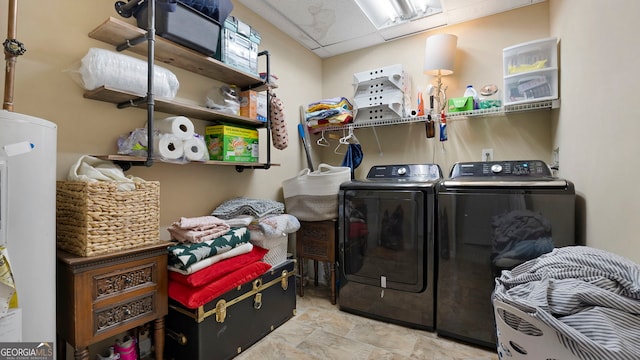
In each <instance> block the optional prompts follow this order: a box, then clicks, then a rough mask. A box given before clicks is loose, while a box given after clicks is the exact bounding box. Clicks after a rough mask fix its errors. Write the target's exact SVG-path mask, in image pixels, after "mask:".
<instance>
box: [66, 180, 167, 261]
mask: <svg viewBox="0 0 640 360" xmlns="http://www.w3.org/2000/svg"><path fill="white" fill-rule="evenodd" d="M118 184H119V183H118V182H110V181H99V182H84V181H58V182H57V193H56V202H57V212H56V220H57V230H56V238H57V245H58V248H60V249H62V250H65V251H67V252H70V253H72V254H75V255H79V256H94V255H100V254H105V253H108V252H113V251H118V250H123V249H130V248H133V247H138V246H142V245H150V244H154V243H157V242H158V241H159V238H160V182H158V181H147V182H136V183H135V190H131V191H125V190H119V189H118Z"/></svg>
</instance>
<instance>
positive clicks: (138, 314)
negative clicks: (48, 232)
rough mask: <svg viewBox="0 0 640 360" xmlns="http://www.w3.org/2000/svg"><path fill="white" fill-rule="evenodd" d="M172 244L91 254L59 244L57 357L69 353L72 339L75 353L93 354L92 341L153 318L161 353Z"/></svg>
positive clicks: (78, 356) (157, 351) (160, 353)
mask: <svg viewBox="0 0 640 360" xmlns="http://www.w3.org/2000/svg"><path fill="white" fill-rule="evenodd" d="M169 244H170V243H169V242H165V241H163V242H160V243H158V244H154V245H150V246H143V247H139V248H134V249H131V250H126V251H118V252H114V253H109V254H104V255H98V256H91V257H80V256H77V255H73V254H70V253H67V252H64V251H62V250H58V254H57V255H58V262H57V279H58V280H57V311H56V315H57V331H58V359H61V360H64V359H66V343H69V344H70V345H71V346H72V347H73V348H74V350H75V351H74V357H75V359H77V360H80V359H83V360H85V359H86V360H88V359H89V345H91V344H94V343H97V342H99V341H102V340H105V339H107V338H110V337H113V336H116V335H118V334H121V333H124V332H126V331H128V330H131V329H134V328H136V327H138V326H141V325H144V324H146V323H148V322H151V321H153V323H154V335H153V336H154V338H153V342H154V344H155V357H156V359H162V356H163V351H164V316H165V315H167V312H168V305H167V304H168V299H167V246H168V245H169Z"/></svg>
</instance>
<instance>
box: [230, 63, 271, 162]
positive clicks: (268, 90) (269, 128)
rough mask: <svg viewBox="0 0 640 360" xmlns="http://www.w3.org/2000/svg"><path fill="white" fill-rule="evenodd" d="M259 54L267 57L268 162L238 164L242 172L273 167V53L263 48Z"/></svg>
mask: <svg viewBox="0 0 640 360" xmlns="http://www.w3.org/2000/svg"><path fill="white" fill-rule="evenodd" d="M258 56H264V57H265V59H266V67H267V69H266V70H267V71H266V78H265V83H266V84H267V123H266V126H265V128H266V129H267V136H266V138H267V162H266V163H264V164H261V165H236V171H237V172H242V171H243V170H244V169H264V170H268V169H269V168H271V131H272V130H271V86H270V84H269V82H270V81H271V55H270V54H269V51H267V50H263V51H260V52H259V53H258Z"/></svg>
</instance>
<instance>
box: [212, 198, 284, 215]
mask: <svg viewBox="0 0 640 360" xmlns="http://www.w3.org/2000/svg"><path fill="white" fill-rule="evenodd" d="M270 214H284V204H283V203H281V202H279V201H275V200H265V199H250V198H243V197H239V198H234V199H231V200H227V201H225V202H223V203H222V204H220V206H218V207H217V208H216V209H215V210H213V212H212V213H211V215H213V216H217V217H219V218H220V219H233V218H234V217H237V216H240V215H251V216H253V217H257V218H261V217H263V216H267V215H270Z"/></svg>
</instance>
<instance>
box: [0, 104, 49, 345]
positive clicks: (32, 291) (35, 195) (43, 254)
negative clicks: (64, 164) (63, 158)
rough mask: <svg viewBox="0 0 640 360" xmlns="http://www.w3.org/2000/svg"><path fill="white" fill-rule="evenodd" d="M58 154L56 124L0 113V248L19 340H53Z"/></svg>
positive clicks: (34, 118)
mask: <svg viewBox="0 0 640 360" xmlns="http://www.w3.org/2000/svg"><path fill="white" fill-rule="evenodd" d="M56 153H57V125H56V124H54V123H52V122H50V121H47V120H43V119H40V118H36V117H33V116H28V115H23V114H19V113H15V112H10V111H6V110H0V244H2V245H3V246H5V247H6V249H7V251H8V255H9V261H10V265H11V270H12V272H13V276H14V281H15V286H16V290H17V293H18V305H19V306H18V307H19V309H21V316H22V321H21V328H22V331H21V332H22V334H21V341H23V342H52V343H53V344H55V340H56Z"/></svg>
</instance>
